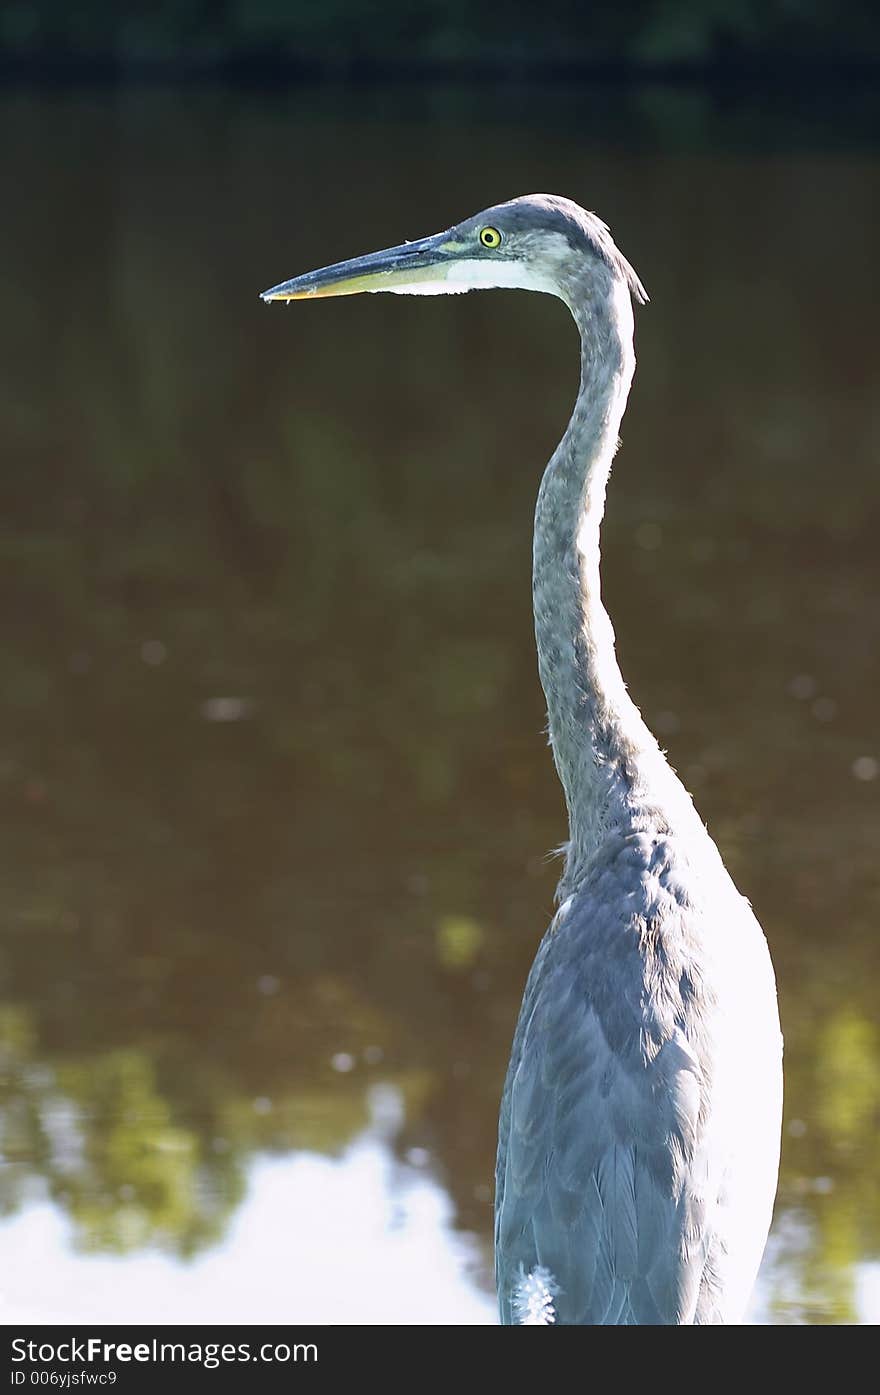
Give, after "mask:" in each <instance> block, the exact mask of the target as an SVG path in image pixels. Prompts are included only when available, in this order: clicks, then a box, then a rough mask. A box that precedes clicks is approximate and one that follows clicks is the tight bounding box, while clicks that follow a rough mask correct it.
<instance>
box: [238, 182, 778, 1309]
mask: <svg viewBox="0 0 880 1395" xmlns="http://www.w3.org/2000/svg"><path fill="white" fill-rule="evenodd" d="M492 287H516V288H520V289H523V290H533V291H544V292H548V293H549V294H551V295H554V296H557V297H558V298H559V299H560V300H562V301H564V302H565V304H566V305H567V306H568V308H569V310H570V311H571V314H572V315H573V316H574V320H575V322H576V324H577V327H578V330H579V332H580V338H581V377H580V390H579V392H578V396H577V400H576V402H575V405H574V410H573V412H572V416H571V420H570V421H569V423H568V427H567V428H566V431H565V434H564V435H563V437H562V440H561V441H560V443H559V445H558V446H557V448H556V450H555V451H554V453H553V455H552V457H551V459H550V463H549V464H548V465H547V468H546V470H545V472H544V477H543V480H542V482H541V487H540V491H539V494H538V503H537V510H536V514H535V534H534V558H533V597H534V612H535V635H536V640H537V650H538V670H539V673H540V678H541V683H542V686H543V689H544V693H545V695H546V699H547V708H548V717H549V734H550V742H551V746H552V750H553V758H554V761H555V764H556V769H557V772H558V774H559V778H560V781H561V783H562V786H563V790H564V792H565V800H566V805H567V810H568V820H569V838H568V842H567V843H566V845H565V864H564V871H563V875H562V879H561V881H560V884H559V889H558V893H557V910H556V913H555V915H554V916H553V919H552V921H551V923H550V926H549V929H548V930H547V932H546V934H545V935H544V938H543V940H542V941H541V944H540V946H539V948H538V952H537V955H536V957H535V961H534V964H533V966H532V969H531V972H530V974H529V977H528V981H527V983H526V988H525V994H524V997H523V1003H522V1008H521V1011H520V1015H519V1021H518V1023H517V1026H516V1031H515V1034H514V1039H513V1047H512V1051H511V1056H510V1064H509V1067H508V1071H507V1079H506V1081H505V1085H504V1091H503V1096H502V1100H501V1111H500V1120H499V1131H498V1156H497V1166H496V1195H495V1274H496V1282H497V1288H498V1301H499V1306H500V1313H501V1321H502V1323H505V1324H516V1323H532V1324H537V1325H551V1324H554V1323H559V1324H566V1325H580V1324H584V1325H626V1324H690V1323H736V1322H741V1321H742V1320H743V1315H744V1313H745V1310H746V1307H747V1304H748V1300H749V1296H750V1294H751V1291H752V1287H753V1285H754V1281H755V1277H756V1275H757V1272H758V1266H759V1264H760V1261H761V1256H762V1254H763V1251H764V1245H765V1243H766V1239H767V1233H768V1229H769V1225H770V1218H771V1213H772V1208H773V1199H774V1196H775V1192H776V1182H777V1173H778V1166H779V1140H780V1122H781V1113H782V1037H781V1034H780V1030H779V1015H778V1009H777V1003H776V984H775V979H774V974H773V966H772V964H771V961H770V955H769V952H768V949H767V943H766V941H765V939H764V935H763V932H762V930H761V927H760V925H759V924H758V922H757V920H756V919H755V916H754V915H753V913H752V910H751V907H750V905H749V903H748V901H746V900H745V899H744V897H742V896H741V895H740V894H739V892H738V891H737V889H736V887H735V886H734V884H733V882H732V880H731V878H730V876H729V874H728V873H727V871H726V869H725V867H724V864H723V862H722V860H721V857H720V855H719V853H718V849H717V848H716V846H715V844H714V843H713V841H712V839H711V838H710V837H709V834H708V832H707V830H706V827H705V825H704V824H703V822H702V820H701V819H700V817H699V815H698V814H697V812H696V810H695V809H694V806H693V803H692V801H691V798H690V795H689V794H688V792H687V790H686V789H685V788H684V786H683V785H682V783H681V782H680V780H679V779H678V778H677V776H676V775H675V773H674V772H673V770H672V769H671V767H670V766H669V764H668V763H667V761H666V759H665V757H664V754H663V752H662V751H661V750H660V748H659V746H658V744H657V742H656V740H655V739H654V737H653V736H652V735H651V733H650V731H649V730H648V728H647V726H646V725H645V723H644V721H643V720H642V717H641V715H640V713H639V711H638V709H637V707H636V706H635V704H634V703H633V701H632V699H631V698H630V696H629V694H628V693H627V690H626V686H625V684H624V681H623V678H622V676H621V672H620V669H619V667H618V664H617V659H616V657H615V651H614V631H613V629H612V626H611V621H610V619H609V617H608V614H607V612H606V611H605V609H604V607H603V604H602V599H601V594H600V583H599V530H600V524H601V521H602V515H603V513H604V509H605V489H606V484H607V481H608V476H609V472H610V469H611V462H612V459H613V456H614V454H615V451H616V449H617V445H618V430H619V427H620V423H621V419H622V417H623V413H624V409H625V406H626V401H627V397H628V394H629V389H630V384H631V382H632V377H633V372H634V369H635V354H634V351H633V301H636V302H638V303H643V302H644V301H645V300H646V299H647V297H646V295H645V292H644V289H643V287H642V284H641V282H640V281H639V278H638V277H637V275H636V274H635V272H634V271H633V269H632V267H631V266H630V265H629V263H628V262H627V261H626V259H625V258H624V257H623V256H622V254H621V253H620V252H619V250H618V248H617V247H616V245H615V243H614V242H613V240H612V238H611V235H610V233H609V231H608V228H607V227H606V225H605V224H604V223H603V222H601V221H600V219H599V218H597V217H596V216H595V215H594V214H592V213H588V212H586V211H585V210H584V209H582V208H580V207H579V206H578V205H577V204H575V203H572V202H571V201H570V200H568V199H564V198H559V197H556V196H553V195H544V194H540V195H530V196H527V197H524V198H518V199H512V200H510V202H508V203H502V204H498V205H496V206H495V207H493V208H489V209H487V210H486V211H485V212H483V213H479V214H477V215H476V216H474V217H472V218H467V219H465V221H464V222H461V223H458V224H456V225H455V226H454V227H451V228H449V229H448V230H447V231H445V232H441V233H438V234H436V235H434V236H432V237H426V238H423V239H421V240H419V241H417V242H405V243H403V244H402V245H400V246H398V247H392V248H390V249H388V250H386V251H383V252H377V253H372V254H370V255H367V256H363V257H356V258H354V259H353V260H351V261H345V262H339V263H337V264H336V265H334V266H330V267H325V268H323V269H321V270H319V271H312V272H308V273H306V274H305V275H303V276H298V277H296V278H294V279H293V280H291V281H285V282H283V283H282V284H281V285H278V286H275V287H273V288H272V289H271V290H268V291H265V292H264V293H263V299H264V300H266V301H275V300H279V301H290V300H306V299H310V298H317V297H321V296H336V295H353V294H356V293H358V292H361V291H368V292H372V291H391V292H394V293H397V294H403V295H448V294H453V293H457V292H460V291H469V290H477V289H482V288H492ZM649 600H650V604H652V606H654V608H655V610H656V614H657V623H658V624H661V625H662V623H663V611H662V596H660V595H654V596H652V597H650V598H648V597H647V596H646V602H648V601H649Z"/></svg>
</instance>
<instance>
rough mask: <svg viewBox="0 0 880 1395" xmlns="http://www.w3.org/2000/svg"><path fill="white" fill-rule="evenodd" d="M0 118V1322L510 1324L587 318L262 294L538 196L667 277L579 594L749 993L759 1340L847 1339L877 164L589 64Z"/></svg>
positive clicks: (854, 1248)
mask: <svg viewBox="0 0 880 1395" xmlns="http://www.w3.org/2000/svg"><path fill="white" fill-rule="evenodd" d="M688 102H690V106H689V105H688ZM621 103H622V114H621V115H620V116H619V118H618V117H616V116H614V115H613V112H614V108H615V107H616V106H618V105H620V104H621ZM539 111H540V115H537V113H538V112H539ZM0 120H2V123H3V127H4V140H3V142H2V154H0V164H2V171H0V172H2V188H3V191H4V198H3V204H4V211H3V218H2V220H0V281H2V304H3V315H2V323H0V337H2V343H3V362H4V367H3V372H2V375H0V452H2V461H3V469H2V473H0V493H2V520H3V526H2V534H0V606H2V612H0V620H2V644H0V664H2V673H0V811H2V812H0V817H2V835H3V836H2V846H3V855H2V863H0V875H2V888H0V893H2V894H0V906H2V932H0V1112H2V1113H0V1153H2V1162H0V1211H2V1220H0V1247H2V1250H3V1252H4V1253H5V1255H6V1256H7V1260H6V1261H4V1262H3V1263H2V1264H0V1272H2V1275H3V1277H2V1278H0V1320H6V1321H12V1320H14V1319H18V1318H19V1317H25V1316H26V1317H30V1318H34V1319H40V1320H50V1319H68V1318H73V1319H76V1318H85V1317H88V1316H90V1317H101V1318H109V1317H117V1318H127V1319H129V1320H131V1319H135V1318H137V1319H142V1320H149V1319H153V1318H156V1317H160V1316H164V1317H166V1318H168V1319H169V1320H175V1319H177V1320H187V1319H197V1318H199V1317H205V1318H207V1319H209V1320H214V1321H226V1320H229V1319H233V1318H236V1317H238V1318H240V1319H241V1320H246V1321H252V1320H257V1319H260V1318H264V1319H266V1320H272V1319H279V1320H285V1319H286V1320H290V1321H293V1320H297V1319H308V1318H315V1319H324V1320H331V1319H332V1320H335V1321H339V1320H345V1319H346V1318H348V1319H350V1320H355V1321H356V1320H364V1321H374V1322H382V1321H385V1322H394V1321H408V1320H413V1321H418V1320H422V1321H437V1322H456V1321H491V1320H493V1312H494V1308H493V1301H492V1298H491V1295H490V1286H489V1278H488V1274H489V1261H490V1232H491V1203H492V1191H491V1179H492V1171H493V1162H494V1145H495V1125H496V1112H497V1101H498V1096H499V1091H500V1086H501V1080H502V1076H503V1071H504V1067H505V1064H506V1059H507V1052H508V1047H509V1042H510V1036H511V1032H512V1028H513V1023H514V1020H515V1017H516V1012H517V1009H518V1005H519V998H520V993H521V990H522V985H523V981H524V978H525V974H526V972H527V969H528V966H529V963H530V960H531V957H532V954H533V952H534V949H535V947H536V945H537V943H538V940H539V938H540V936H541V934H542V933H543V930H544V927H545V925H546V922H547V920H548V917H549V915H550V913H551V904H552V894H553V888H554V883H555V878H556V876H557V874H558V864H555V863H554V862H553V860H552V859H549V858H548V857H547V850H548V849H550V848H552V847H553V846H555V845H557V844H558V843H559V842H560V841H561V840H562V839H563V837H564V835H565V828H564V823H563V806H562V800H561V795H560V791H559V788H558V786H557V783H556V780H555V776H554V773H553V770H552V764H551V761H550V757H549V753H548V751H547V749H546V745H545V741H544V738H543V736H542V726H543V721H544V714H543V700H542V695H541V692H540V689H539V686H538V682H537V677H536V673H535V659H534V643H533V637H532V630H531V614H530V579H529V567H530V529H531V515H532V509H533V504H534V497H535V493H536V490H537V485H538V480H539V476H540V472H541V470H542V468H543V464H544V462H545V460H546V459H547V457H548V456H549V454H550V452H551V450H552V448H553V446H554V444H555V442H556V440H557V439H558V436H559V434H560V433H561V431H562V428H563V425H564V423H565V421H566V419H567V415H568V411H569V408H570V404H571V400H572V398H573V395H574V391H575V387H576V380H577V345H576V335H575V331H574V328H573V326H572V325H571V323H570V322H569V321H568V320H567V317H566V315H565V312H564V310H563V309H562V307H560V306H559V305H557V304H556V303H554V302H552V301H551V300H549V299H547V298H544V297H538V296H527V295H523V294H519V293H516V294H513V293H508V292H503V293H502V292H497V293H495V294H494V295H479V296H478V295H474V296H467V297H459V298H455V299H444V300H430V301H415V300H407V299H404V298H398V297H390V296H387V297H366V298H355V299H349V300H339V301H335V302H325V303H319V304H314V305H304V306H298V307H294V308H293V309H288V310H286V311H284V310H283V309H282V308H280V307H271V308H266V307H265V306H263V305H261V304H260V302H259V301H258V299H257V293H258V292H259V291H260V290H261V289H263V288H264V287H266V286H269V285H272V284H274V283H276V282H278V281H280V280H282V279H284V278H286V277H288V276H291V275H293V274H295V273H297V272H300V271H303V270H306V269H308V268H310V267H312V266H315V265H319V264H322V263H325V262H329V261H333V260H336V259H337V258H339V257H342V256H347V255H351V254H354V253H357V252H361V251H367V250H371V249H373V248H375V247H381V246H384V245H387V244H389V243H394V242H398V241H400V240H402V239H403V238H404V237H417V236H420V235H422V234H425V233H428V232H432V231H435V230H436V229H437V228H440V227H443V226H446V225H447V224H448V223H450V222H451V221H454V220H456V219H457V218H459V217H462V216H464V215H466V214H468V213H471V212H473V211H475V210H476V209H478V208H480V207H483V206H485V205H487V204H489V203H491V202H493V201H495V200H497V199H501V198H505V197H509V196H511V195H513V194H517V193H522V192H526V191H529V190H531V189H550V190H556V191H559V192H562V193H567V194H569V195H570V196H572V197H574V198H576V199H578V200H579V201H580V202H583V203H585V204H587V205H588V206H590V207H595V208H596V209H598V210H599V211H600V212H601V213H602V214H603V216H605V217H606V218H607V219H608V220H609V221H610V222H611V224H612V227H613V230H614V232H615V234H616V235H617V238H618V240H619V242H620V244H621V246H622V247H623V248H624V250H625V251H626V253H627V255H628V256H629V257H630V258H631V259H632V260H633V262H634V263H635V265H636V266H637V268H638V270H639V272H640V274H641V275H642V277H643V279H644V281H645V283H646V285H647V286H648V289H649V291H650V292H651V296H652V304H651V305H650V306H649V307H648V308H646V309H645V310H643V311H641V312H639V316H638V346H637V347H638V353H639V365H640V366H639V371H638V373H637V376H636V383H635V389H634V395H633V400H632V404H631V408H630V411H629V413H628V415H627V418H626V422H625V425H624V447H623V450H622V452H621V454H620V456H619V457H618V461H617V465H616V468H615V472H614V477H613V480H612V483H611V488H610V492H609V512H608V518H607V523H606V528H605V534H604V538H605V541H604V553H603V556H604V570H605V590H606V598H607V602H608V605H609V609H610V610H611V613H612V616H613V618H614V622H615V627H616V630H617V635H618V643H619V651H620V656H621V662H622V665H623V668H624V672H625V674H626V676H627V679H628V681H629V684H630V687H631V690H632V692H633V694H634V696H635V697H636V700H637V701H638V702H639V703H640V705H641V706H642V708H643V711H644V713H645V716H646V718H647V720H648V722H649V724H651V725H652V726H653V728H654V729H655V730H656V731H657V732H658V735H659V736H660V737H661V740H662V742H663V743H664V744H665V745H666V746H667V748H668V751H669V755H670V759H671V761H672V762H673V764H674V765H675V766H676V767H677V768H678V769H679V771H680V772H681V773H682V774H683V777H684V779H685V781H686V783H687V784H688V785H689V787H690V788H691V789H692V790H693V792H694V794H695V797H696V800H697V803H698V807H699V808H700V809H701V812H702V813H703V815H704V817H705V818H706V819H707V821H708V824H709V827H710V830H711V831H712V833H713V834H714V836H715V837H716V839H717V841H718V842H719V844H720V846H721V849H722V852H723V853H724V855H725V858H726V860H727V862H728V865H729V866H730V867H731V869H732V871H733V873H734V875H735V877H736V879H737V881H738V883H739V885H740V887H741V889H742V890H743V891H744V892H745V893H746V894H748V895H749V896H750V898H751V899H752V901H753V903H754V905H755V908H756V910H757V912H758V915H759V917H760V919H761V920H762V922H763V924H764V926H765V929H766V931H767V934H768V938H769V940H770V945H771V948H772V951H773V955H774V959H775V962H776V966H777V973H778V978H779V987H780V999H781V1008H782V1018H783V1026H784V1031H785V1036H786V1082H787V1101H786V1122H785V1135H784V1146H783V1162H782V1180H781V1186H780V1192H779V1199H778V1203H777V1211H776V1220H775V1226H774V1234H773V1240H772V1244H771V1248H770V1250H769V1251H768V1259H767V1262H766V1264H765V1268H764V1271H763V1276H762V1282H761V1287H760V1294H759V1299H758V1303H757V1307H756V1317H757V1318H758V1319H759V1320H763V1321H774V1322H799V1321H806V1322H811V1323H822V1322H842V1321H851V1320H860V1321H868V1320H873V1321H876V1320H877V1319H878V1317H880V1277H878V1275H880V1266H878V1252H880V1206H878V1190H877V1162H876V1126H877V1117H878V1106H880V1032H878V1023H877V1015H876V1007H877V990H876V984H877V971H878V963H877V960H878V948H877V933H876V927H877V916H878V910H880V880H878V871H877V851H878V846H880V806H878V796H880V764H878V762H880V737H878V729H877V694H878V690H880V660H878V654H880V608H878V600H880V585H878V565H877V536H878V524H880V509H878V490H877V477H878V458H880V416H878V407H877V402H878V400H880V381H878V379H880V363H878V353H877V331H876V324H875V322H874V321H875V318H876V317H875V314H874V309H873V307H876V304H877V227H878V220H880V179H878V161H877V150H876V148H872V147H871V144H870V142H869V141H868V140H866V139H864V138H856V137H855V136H853V135H848V136H847V135H844V136H839V135H836V134H835V132H836V128H835V126H834V123H833V120H831V119H829V120H828V121H824V120H819V119H813V120H812V122H807V123H806V125H804V124H803V123H802V124H800V125H799V124H798V120H795V119H794V118H792V117H791V116H790V115H789V116H786V117H783V116H781V115H777V116H775V115H774V114H773V112H771V111H766V112H762V113H760V114H754V115H750V116H748V118H744V117H743V115H742V112H741V111H740V112H737V111H725V110H723V109H721V110H719V109H714V108H712V107H710V106H709V105H701V103H700V102H699V101H698V100H696V99H695V98H693V97H691V98H688V99H687V101H685V99H684V98H681V97H672V98H669V99H667V106H666V107H663V106H662V103H661V98H660V96H658V95H657V94H656V93H655V94H650V93H649V94H647V95H646V96H644V97H636V96H630V97H628V98H626V99H623V98H622V97H621V95H620V94H618V93H616V92H615V89H613V88H608V89H604V90H603V92H600V93H599V94H597V95H595V96H593V97H591V98H589V99H583V100H581V99H578V98H577V97H575V96H568V97H563V96H558V95H557V96H554V95H553V94H552V93H549V92H543V93H541V92H540V91H537V90H536V91H535V92H533V93H532V95H531V96H530V95H529V94H528V93H518V92H517V91H516V90H515V89H497V90H495V89H491V90H489V91H488V92H487V93H486V94H485V96H484V97H482V98H481V96H480V94H479V93H477V94H476V95H475V96H474V97H472V98H461V99H456V98H455V97H454V95H453V96H449V95H447V96H444V95H443V94H440V95H437V94H434V95H427V96H426V95H425V94H423V93H419V92H417V91H416V90H415V89H413V90H410V89H406V88H403V89H397V90H396V91H395V92H394V93H391V94H383V93H381V92H376V91H373V92H370V93H366V94H361V95H360V96H349V97H344V98H343V97H334V96H333V95H332V94H329V95H328V94H326V93H319V92H315V93H308V94H306V95H305V96H302V97H299V98H293V97H287V96H285V95H283V94H274V95H271V96H269V97H261V96H259V95H257V94H254V93H250V94H248V93H244V92H237V93H224V92H221V91H216V92H213V91H202V92H197V93H190V94H184V95H173V94H165V93H163V92H160V91H156V92H140V93H135V94H127V95H126V94H121V95H120V94H113V93H109V92H97V93H94V94H89V93H80V94H76V95H71V94H61V93H55V94H50V95H38V94H34V93H28V92H19V93H13V94H11V95H7V96H6V97H5V98H3V100H2V104H0ZM744 1030H747V1024H744ZM10 1276H14V1277H12V1278H11V1277H10Z"/></svg>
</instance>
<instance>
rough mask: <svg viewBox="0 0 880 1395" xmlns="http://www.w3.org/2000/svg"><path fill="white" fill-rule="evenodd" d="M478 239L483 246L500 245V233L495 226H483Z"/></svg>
mask: <svg viewBox="0 0 880 1395" xmlns="http://www.w3.org/2000/svg"><path fill="white" fill-rule="evenodd" d="M480 241H481V242H482V244H483V246H484V247H500V246H501V234H500V232H499V231H498V229H497V228H483V231H482V232H481V233H480Z"/></svg>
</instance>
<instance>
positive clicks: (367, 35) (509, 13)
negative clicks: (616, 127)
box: [0, 0, 880, 74]
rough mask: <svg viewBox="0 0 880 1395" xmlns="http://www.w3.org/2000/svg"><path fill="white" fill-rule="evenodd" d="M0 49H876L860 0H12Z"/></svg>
mask: <svg viewBox="0 0 880 1395" xmlns="http://www.w3.org/2000/svg"><path fill="white" fill-rule="evenodd" d="M0 58H5V59H6V60H7V62H10V61H11V62H13V63H14V62H15V60H16V59H19V60H21V59H24V60H25V61H27V60H31V62H32V63H43V64H46V65H48V66H49V67H50V69H51V68H57V67H59V66H60V67H62V69H70V68H74V69H79V70H82V69H83V68H84V67H85V68H86V69H88V68H89V67H90V66H91V67H92V68H93V67H94V65H95V64H104V65H107V64H111V65H113V66H119V67H122V68H126V67H128V68H132V67H133V68H135V69H142V68H144V67H148V68H150V67H152V68H155V67H156V66H159V67H161V66H162V65H168V64H174V65H176V66H178V67H180V66H183V67H184V69H185V71H188V72H190V71H193V70H195V71H196V72H201V71H205V70H208V71H212V70H215V69H217V68H218V67H219V68H224V67H229V66H235V65H238V66H241V65H242V64H245V65H250V66H252V67H256V68H257V70H258V71H264V70H265V69H266V67H267V66H268V68H269V71H270V72H271V71H272V70H273V69H275V70H277V69H278V67H279V66H281V67H282V68H283V67H291V66H292V67H293V69H294V70H296V71H300V72H303V71H305V72H314V71H318V72H324V73H326V72H330V73H339V72H349V71H352V70H353V71H355V72H359V71H363V70H364V69H366V70H367V71H375V70H376V69H377V68H378V69H379V70H382V69H385V70H389V69H390V70H392V71H400V70H403V71H407V70H409V69H411V67H412V65H413V64H415V65H417V67H418V69H420V70H424V69H425V68H429V69H430V68H434V69H437V68H442V69H445V70H447V71H448V70H450V69H452V70H461V69H463V68H464V69H467V68H468V67H470V68H474V67H475V66H476V67H477V69H478V70H480V71H485V70H486V69H489V70H490V71H501V72H507V73H515V74H522V73H523V72H528V71H530V70H533V69H534V68H535V66H536V65H545V66H546V65H553V66H554V67H558V68H563V69H564V68H569V67H572V66H574V67H578V66H579V67H583V66H584V65H587V66H596V65H598V66H600V67H601V66H603V65H636V66H638V67H648V68H650V67H656V66H658V65H660V66H662V65H669V64H672V65H683V66H686V67H691V66H694V65H696V66H700V65H707V64H708V65H713V66H719V67H721V68H722V69H723V70H726V71H731V72H736V71H737V70H738V69H740V68H742V67H743V66H746V67H749V66H753V65H754V64H755V63H756V62H757V63H762V64H767V63H769V64H771V65H776V66H777V67H783V68H784V67H785V66H786V64H790V63H792V62H794V63H797V62H799V61H801V62H802V61H803V60H805V59H806V60H808V61H812V62H813V63H814V64H815V62H816V61H817V60H818V61H819V62H820V63H822V64H825V63H827V62H828V61H829V60H830V61H832V62H834V61H835V60H840V59H843V60H845V61H846V60H849V61H852V60H853V59H856V60H859V62H860V63H864V62H866V61H870V60H872V59H873V60H874V61H875V62H876V61H877V60H878V59H880V20H878V16H877V9H876V6H875V5H873V4H872V3H871V0H810V3H809V4H804V3H796V0H795V3H791V0H789V3H781V0H775V3H769V4H768V3H762V0H674V3H670V0H629V3H628V4H626V5H622V6H621V5H578V4H576V3H573V0H544V3H543V4H542V5H535V4H532V3H530V0H507V4H505V5H504V6H503V7H493V6H486V5H473V4H469V3H468V0H421V3H420V4H419V6H418V7H417V8H414V7H413V6H412V5H411V4H409V3H407V0H383V3H382V4H381V5H365V4H362V3H358V2H357V0H324V3H323V4H322V5H320V6H319V5H314V4H308V3H306V4H304V3H302V0H299V2H298V0H260V3H259V4H254V3H253V0H223V4H195V3H178V4H175V5H147V4H144V3H142V0H141V2H140V3H138V0H135V2H134V3H129V4H127V5H124V6H119V5H115V4H113V3H112V0H89V3H88V4H85V5H80V6H77V7H76V8H75V9H74V8H73V7H71V6H70V5H66V4H64V3H63V0H15V2H14V3H12V4H10V5H8V6H7V7H6V11H5V12H4V14H3V15H2V17H0Z"/></svg>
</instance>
